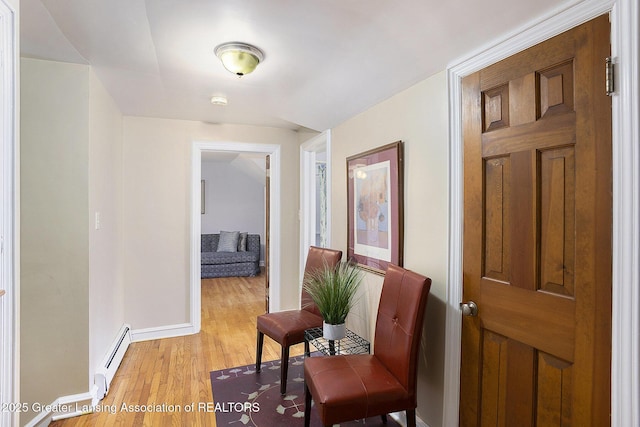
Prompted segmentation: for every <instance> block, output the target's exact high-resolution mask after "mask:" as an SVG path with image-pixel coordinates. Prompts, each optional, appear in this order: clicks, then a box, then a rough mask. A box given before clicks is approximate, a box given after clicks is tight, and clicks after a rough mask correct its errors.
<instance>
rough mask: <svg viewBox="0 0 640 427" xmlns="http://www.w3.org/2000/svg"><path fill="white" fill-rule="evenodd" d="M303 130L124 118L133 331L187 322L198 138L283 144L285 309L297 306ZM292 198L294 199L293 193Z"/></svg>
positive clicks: (127, 277)
mask: <svg viewBox="0 0 640 427" xmlns="http://www.w3.org/2000/svg"><path fill="white" fill-rule="evenodd" d="M297 138H298V136H297V134H296V132H294V131H290V130H286V129H276V128H265V127H255V126H241V125H213V124H206V123H202V122H193V121H185V120H166V119H151V118H142V117H125V118H124V148H123V158H124V165H123V182H124V199H123V239H124V246H123V262H124V270H123V274H124V276H123V277H124V284H125V289H126V295H125V300H126V302H125V317H126V319H127V321H128V322H129V323H131V326H132V328H133V329H146V328H158V327H171V326H173V325H180V324H185V323H188V322H189V320H190V313H189V301H190V295H189V268H190V264H189V249H190V236H191V235H190V221H191V219H190V218H191V212H190V200H189V194H190V182H191V181H190V179H191V165H190V159H191V157H190V156H191V144H192V142H193V141H226V142H229V141H238V142H248V143H264V144H279V145H281V147H282V151H281V160H282V171H281V172H282V174H281V184H282V188H281V192H282V194H283V196H284V195H286V197H283V198H282V206H281V220H282V223H283V224H292V223H295V224H296V226H295V227H289V226H286V227H284V226H282V227H281V230H282V235H281V256H282V258H281V259H280V260H272V262H279V263H280V268H281V280H282V284H283V288H282V292H281V302H280V304H281V306H282V307H283V308H291V307H295V306H297V304H298V300H299V293H298V287H297V275H298V274H297V271H298V239H299V237H298V235H299V230H298V228H299V227H298V226H297V224H298V191H299V188H298V187H299V179H298V174H299V171H298V169H299V161H298V155H299V145H298V140H297ZM289 195H290V196H289Z"/></svg>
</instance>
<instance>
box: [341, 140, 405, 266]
mask: <svg viewBox="0 0 640 427" xmlns="http://www.w3.org/2000/svg"><path fill="white" fill-rule="evenodd" d="M403 177H404V172H403V145H402V141H397V142H394V143H391V144H388V145H385V146H382V147H379V148H376V149H373V150H370V151H367V152H364V153H361V154H357V155H355V156H351V157H349V158H347V230H348V236H347V257H348V259H349V260H352V261H355V262H357V263H358V265H359V266H360V267H362V268H364V269H366V270H370V271H372V272H374V273H378V274H384V272H385V271H386V269H387V266H388V265H389V263H391V264H395V265H398V266H402V262H403V246H404V230H403V225H404V224H403V216H404V208H403V205H404V200H403V187H404V183H403Z"/></svg>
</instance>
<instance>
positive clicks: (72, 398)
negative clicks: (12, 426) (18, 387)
mask: <svg viewBox="0 0 640 427" xmlns="http://www.w3.org/2000/svg"><path fill="white" fill-rule="evenodd" d="M96 392H97V387H93V388H92V390H91V391H89V392H87V393H80V394H72V395H69V396H62V397H59V398H57V399H56V400H54V401H53V402H52V403H51V404H49V405H44V404H43V405H40V404H38V405H35V404H34V405H31V409H34V410H36V411H38V410H39V412H40V413H39V414H38V415H37V416H36V417H35V418H34V419H32V420H31V421H29V422H28V423H27V424H25V427H45V426H48V425H49V424H50V423H51V422H52V421H57V420H62V419H65V418H71V417H77V416H79V415H85V414H90V413H92V412H93V408H94V407H95V405H96V403H97V402H96Z"/></svg>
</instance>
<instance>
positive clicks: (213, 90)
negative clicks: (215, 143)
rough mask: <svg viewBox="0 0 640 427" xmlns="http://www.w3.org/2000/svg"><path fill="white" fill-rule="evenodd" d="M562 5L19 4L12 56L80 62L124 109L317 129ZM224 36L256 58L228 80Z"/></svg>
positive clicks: (458, 0) (349, 0) (469, 1)
mask: <svg viewBox="0 0 640 427" xmlns="http://www.w3.org/2000/svg"><path fill="white" fill-rule="evenodd" d="M570 1H571V3H575V2H576V0H570ZM563 3H566V2H561V1H558V0H536V1H532V0H483V1H479V0H402V1H391V0H316V1H311V0H298V1H296V0H146V1H145V0H65V1H62V0H21V2H20V15H21V20H20V25H21V40H20V43H21V53H22V55H23V56H27V57H32V58H41V59H51V60H57V61H63V62H74V63H81V64H91V65H92V66H93V68H94V70H95V72H96V74H97V75H98V77H99V78H100V80H101V81H102V83H103V84H104V85H105V87H106V88H107V90H108V91H109V92H110V93H111V95H112V96H113V98H114V99H115V101H116V103H117V104H118V106H119V108H120V110H121V111H122V113H123V114H125V115H133V116H147V117H162V118H174V119H186V120H198V121H205V122H211V123H239V124H250V125H261V126H275V127H284V128H290V129H299V128H301V127H306V128H309V129H313V130H317V131H322V130H325V129H329V128H331V127H334V126H336V125H338V124H340V123H341V122H343V121H344V120H346V119H348V118H350V117H352V116H354V115H356V114H358V113H360V112H362V111H364V110H366V109H367V108H369V107H371V106H373V105H375V104H376V103H378V102H380V101H382V100H384V99H386V98H389V97H390V96H392V95H393V94H395V93H397V92H399V91H401V90H403V89H406V88H408V87H410V86H411V85H413V84H415V83H417V82H419V81H421V80H423V79H425V78H427V77H429V76H431V75H433V74H435V73H437V72H439V71H442V70H444V69H445V68H446V66H447V64H450V63H451V62H452V61H454V60H455V59H457V58H460V57H462V56H464V55H466V54H468V53H470V52H472V51H475V50H476V49H478V48H480V47H481V46H482V45H484V44H485V43H487V42H489V41H492V40H495V39H496V38H498V37H500V36H502V35H504V34H507V33H510V32H512V31H514V30H515V29H518V28H521V27H523V26H524V25H526V24H527V23H528V22H531V21H532V20H535V19H537V18H538V17H540V16H544V15H547V14H549V13H550V12H551V11H553V10H555V9H557V8H558V7H559V6H561V5H562V4H563ZM227 41H241V42H246V43H251V44H254V45H256V46H257V47H259V48H260V49H262V50H263V51H264V52H265V60H264V62H263V63H261V64H260V65H259V66H258V68H257V69H256V71H254V72H253V73H252V74H249V75H247V76H244V77H242V78H238V77H236V76H234V75H233V74H231V73H229V72H228V71H226V70H225V69H224V68H223V67H222V64H221V63H220V62H219V61H218V59H217V58H216V57H215V55H214V54H213V49H214V47H215V46H217V45H218V44H220V43H223V42H227ZM212 95H225V96H227V97H228V99H229V104H228V105H227V106H226V107H221V106H214V105H211V103H210V98H211V96H212Z"/></svg>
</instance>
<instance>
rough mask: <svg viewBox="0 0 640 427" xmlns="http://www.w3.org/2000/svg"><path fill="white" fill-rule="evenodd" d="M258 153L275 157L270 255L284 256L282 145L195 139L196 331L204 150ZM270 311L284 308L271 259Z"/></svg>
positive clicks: (195, 328) (196, 328)
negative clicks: (281, 231) (281, 175)
mask: <svg viewBox="0 0 640 427" xmlns="http://www.w3.org/2000/svg"><path fill="white" fill-rule="evenodd" d="M220 151H222V152H231V153H255V154H264V155H265V156H266V155H269V156H270V157H271V175H270V181H271V203H270V209H269V211H270V212H269V228H270V230H271V239H270V242H269V256H270V257H271V260H280V259H281V257H280V234H281V233H280V145H276V144H253V143H244V142H229V141H195V142H193V145H192V149H191V250H190V254H191V255H190V256H191V271H190V294H191V295H190V298H189V299H190V312H191V313H190V317H191V319H190V321H191V328H192V333H198V332H200V328H201V314H200V308H201V305H202V295H201V293H200V283H201V279H200V268H201V265H200V261H201V258H200V234H201V230H202V224H201V215H202V214H201V213H200V212H201V211H200V179H201V174H202V170H201V169H202V153H203V152H220ZM269 285H270V286H269V311H279V310H280V262H270V263H269Z"/></svg>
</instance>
